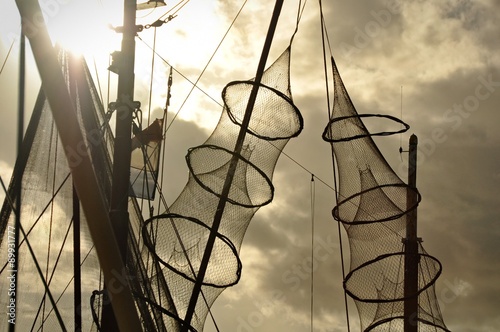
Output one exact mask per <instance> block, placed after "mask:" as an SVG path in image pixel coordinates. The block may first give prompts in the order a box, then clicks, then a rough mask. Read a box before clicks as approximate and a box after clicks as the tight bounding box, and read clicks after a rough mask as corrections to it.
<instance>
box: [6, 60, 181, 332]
mask: <svg viewBox="0 0 500 332" xmlns="http://www.w3.org/2000/svg"><path fill="white" fill-rule="evenodd" d="M60 62H61V66H62V71H63V74H64V76H65V78H66V82H67V88H68V91H69V92H70V95H71V97H72V99H73V101H74V106H75V110H76V112H77V117H78V121H79V123H80V127H81V130H82V132H83V135H84V142H82V145H81V146H80V150H78V151H70V152H69V158H66V156H65V154H64V150H63V148H64V147H63V146H62V144H61V141H60V139H59V137H58V132H57V128H56V126H55V123H54V119H53V117H52V112H51V109H50V106H49V103H48V102H47V100H46V98H45V96H44V94H43V92H40V94H39V97H38V99H37V102H36V104H35V107H34V109H33V114H32V117H31V120H30V123H29V125H28V128H27V131H26V135H25V138H24V141H23V146H22V150H21V152H20V155H19V157H18V159H17V161H16V165H15V167H14V172H13V176H12V179H11V182H10V185H9V190H8V192H9V196H10V197H11V198H13V199H14V200H15V198H16V192H17V191H18V190H19V188H18V187H17V182H16V181H17V179H22V190H21V225H22V227H23V229H24V230H25V232H26V234H27V236H26V237H24V236H22V235H21V237H20V241H21V244H20V247H19V250H18V251H17V253H16V255H17V256H16V258H17V259H18V261H19V268H18V272H17V278H18V285H17V289H16V295H17V304H16V312H17V313H18V317H17V320H16V329H17V330H19V331H33V330H35V331H38V330H43V329H47V330H50V331H62V330H75V328H76V326H75V311H74V308H75V302H74V294H75V293H74V291H73V289H74V280H75V279H74V275H75V264H74V257H73V250H74V249H73V248H74V242H73V229H74V215H75V214H74V209H73V206H74V203H73V199H74V193H73V184H72V177H71V173H70V169H69V164H70V163H78V162H79V161H80V160H81V155H82V153H87V154H88V155H89V157H90V158H91V160H92V165H93V166H94V172H95V173H96V176H97V179H98V183H99V184H100V190H101V195H100V196H101V197H104V198H105V202H104V203H105V204H108V200H107V198H109V197H110V194H109V193H110V188H111V160H110V159H111V155H112V141H113V139H112V133H111V131H110V128H109V126H108V125H107V118H106V115H105V112H104V109H103V107H102V104H101V102H100V99H99V97H98V93H97V90H96V88H95V86H94V85H93V83H92V78H91V75H90V73H89V71H88V68H87V67H86V65H85V62H84V60H83V59H82V58H76V57H73V56H70V55H69V54H65V53H64V52H61V53H60ZM14 204H17V203H16V202H15V201H14ZM77 204H78V203H77ZM78 205H79V204H78ZM129 212H130V237H129V254H128V257H129V262H128V264H127V267H128V270H127V271H121V272H119V273H118V274H117V278H119V277H122V278H127V280H129V282H130V286H131V288H132V291H133V293H134V294H135V295H136V297H137V302H136V304H137V311H138V313H139V315H140V316H141V320H142V322H143V326H144V330H148V331H161V330H166V329H171V328H172V327H173V326H176V325H175V322H174V323H171V325H168V322H167V323H164V322H163V319H162V317H161V315H158V314H156V315H152V314H151V313H150V311H149V308H148V306H147V305H145V302H144V301H141V300H140V299H141V298H145V297H148V298H151V299H152V300H153V301H160V298H163V302H162V303H163V306H164V307H167V308H170V305H169V294H168V290H166V288H165V285H164V283H162V279H161V278H159V279H158V280H159V281H158V283H157V284H156V285H154V286H155V287H156V288H157V289H161V290H160V291H156V292H155V290H153V285H151V284H150V283H149V276H148V272H147V271H155V270H156V269H158V268H159V266H158V265H157V264H156V263H154V260H153V259H152V257H151V255H150V254H149V253H148V251H147V250H145V249H144V243H143V241H142V238H141V237H142V235H141V232H140V227H141V225H142V224H143V219H142V215H141V213H140V211H139V208H138V206H137V202H136V200H135V199H134V198H131V199H130V201H129ZM0 218H1V219H0V231H1V238H0V241H1V242H0V257H1V258H2V260H1V261H0V292H1V293H2V294H7V292H8V290H9V288H10V287H11V285H10V283H9V280H8V278H7V277H8V276H9V275H10V274H11V271H10V270H11V269H10V265H9V264H8V261H7V258H8V255H7V253H8V248H9V243H11V242H12V237H13V229H14V219H15V213H14V212H13V210H12V207H11V205H10V204H9V202H8V199H6V200H5V201H4V204H3V206H2V210H1V213H0ZM80 218H81V220H80V223H81V225H80V231H79V233H80V249H79V250H80V263H79V265H80V269H81V298H82V300H81V304H80V308H81V321H82V326H81V328H82V330H84V331H96V329H97V327H98V325H96V323H95V321H98V318H99V316H100V314H101V308H102V304H103V303H102V296H98V295H97V296H96V295H94V296H93V301H92V304H91V303H90V299H91V298H92V294H93V293H94V291H96V290H99V289H100V287H102V281H103V280H102V275H101V273H100V265H99V260H98V257H97V253H96V251H95V249H94V246H93V242H92V238H91V236H90V232H89V230H88V227H87V220H86V219H85V215H83V213H82V214H81V215H80ZM28 242H29V244H30V245H31V247H32V250H33V255H32V254H31V253H30V250H29V248H28V245H27V243H28ZM35 262H36V263H38V265H39V267H40V269H41V271H42V276H40V274H39V273H38V272H37V267H36V265H35ZM76 264H78V263H76ZM42 277H43V279H44V280H45V281H46V282H47V284H48V290H47V289H46V288H45V287H44V285H43V282H42ZM49 292H50V293H51V294H52V296H53V298H54V300H55V303H56V304H55V305H53V304H52V303H51V301H50V300H49V297H48V293H49ZM99 294H101V293H99ZM8 301H9V297H8V296H2V297H1V298H0V304H1V305H2V307H4V308H6V307H7V305H8ZM56 311H58V312H59V314H60V316H61V317H62V322H60V321H59V320H58V319H57V317H56ZM93 315H94V316H95V317H93ZM94 318H97V319H94ZM8 319H10V317H9V316H8V315H0V326H2V328H5V327H6V326H7V324H8V322H7V321H8Z"/></svg>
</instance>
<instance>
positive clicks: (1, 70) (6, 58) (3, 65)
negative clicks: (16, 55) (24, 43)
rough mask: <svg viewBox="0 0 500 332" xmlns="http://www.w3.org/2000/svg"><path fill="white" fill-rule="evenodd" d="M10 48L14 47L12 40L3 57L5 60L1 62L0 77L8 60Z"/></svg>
mask: <svg viewBox="0 0 500 332" xmlns="http://www.w3.org/2000/svg"><path fill="white" fill-rule="evenodd" d="M12 47H14V40H12V43H11V44H10V47H9V50H8V51H7V55H6V56H5V60H4V61H3V64H2V68H1V69H0V75H1V74H2V72H3V69H4V67H5V64H6V63H7V60H8V59H9V56H10V52H11V51H12Z"/></svg>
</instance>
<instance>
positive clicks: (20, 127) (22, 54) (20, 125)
mask: <svg viewBox="0 0 500 332" xmlns="http://www.w3.org/2000/svg"><path fill="white" fill-rule="evenodd" d="M19 42H20V45H19V92H18V104H17V108H18V114H17V155H18V156H20V155H21V149H22V145H23V135H24V94H25V86H26V84H25V78H26V37H25V35H24V29H23V26H22V25H21V36H20V40H19ZM16 181H17V194H16V217H15V221H14V222H15V225H14V262H13V264H12V266H11V271H12V272H11V276H14V278H12V279H11V278H9V279H10V280H11V282H13V284H14V287H13V291H9V296H10V299H9V305H10V304H14V308H17V303H16V302H17V296H16V294H18V293H19V290H18V287H19V280H18V278H19V274H18V268H19V256H20V255H19V233H20V230H19V229H20V227H21V196H22V188H21V185H22V176H18V177H17V178H16ZM9 233H10V232H9ZM10 248H11V246H10V244H9V249H10ZM11 288H12V287H11ZM16 314H17V313H16V312H14V319H13V320H9V332H14V331H15V330H16V325H15V317H16ZM9 318H11V316H9Z"/></svg>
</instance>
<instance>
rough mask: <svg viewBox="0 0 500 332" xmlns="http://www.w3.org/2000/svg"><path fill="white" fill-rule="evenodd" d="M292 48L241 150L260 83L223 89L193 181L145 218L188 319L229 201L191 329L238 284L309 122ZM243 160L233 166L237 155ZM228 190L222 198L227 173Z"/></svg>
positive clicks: (271, 74) (194, 153)
mask: <svg viewBox="0 0 500 332" xmlns="http://www.w3.org/2000/svg"><path fill="white" fill-rule="evenodd" d="M289 66H290V48H288V49H286V51H285V52H284V53H283V54H282V55H281V56H280V57H279V58H278V59H277V60H276V61H275V62H274V63H273V64H272V65H271V66H270V67H269V68H268V69H267V70H266V71H265V72H264V74H263V78H262V81H261V83H260V84H259V85H258V93H257V98H256V102H255V105H254V107H253V111H252V116H251V118H250V123H249V127H248V130H247V131H246V135H245V138H244V141H243V144H242V148H241V150H240V151H235V146H236V142H237V138H238V134H239V131H240V128H241V127H242V119H243V117H244V113H245V110H246V107H247V103H248V100H249V96H250V92H251V90H252V88H253V87H254V86H255V85H256V84H257V83H255V82H254V80H249V81H235V82H231V83H229V84H228V85H227V86H226V87H225V88H224V90H223V93H222V97H223V100H224V108H223V112H222V115H221V117H220V119H219V122H218V124H217V126H216V128H215V129H214V131H213V133H212V134H211V136H210V137H209V138H208V139H207V140H206V141H205V142H204V143H203V144H202V145H200V146H197V147H194V148H191V149H189V151H188V153H187V156H186V161H187V164H188V168H189V170H190V174H189V179H188V182H187V184H186V186H185V188H184V189H183V191H182V192H181V193H180V195H179V197H178V198H177V199H176V200H175V202H174V203H173V204H172V205H171V206H170V208H169V211H168V213H165V214H163V215H159V216H155V217H154V218H151V219H149V220H147V221H146V222H145V228H144V231H145V232H146V233H147V236H148V237H149V239H150V241H151V243H150V244H149V247H150V250H151V252H153V253H154V255H155V256H156V257H157V259H158V261H159V262H161V265H162V266H163V267H164V268H163V269H162V275H163V277H164V278H165V279H166V281H167V283H168V285H169V286H170V287H171V289H175V294H172V299H173V302H174V303H175V307H176V309H177V313H176V315H177V317H179V318H181V319H182V318H183V317H184V316H185V315H186V312H187V308H188V305H189V302H190V298H191V294H192V292H193V287H194V282H195V280H196V278H197V276H198V273H199V269H200V266H201V260H202V256H203V254H204V251H205V248H206V246H207V241H208V237H209V233H210V231H211V228H212V227H213V224H214V216H215V215H216V212H217V209H218V207H219V204H220V200H221V199H225V200H226V203H227V204H226V205H225V207H224V212H223V215H222V218H221V220H220V225H219V226H218V229H217V236H216V240H215V243H214V248H213V250H212V251H211V256H210V260H209V263H208V266H207V271H206V274H205V277H204V279H203V284H202V290H201V295H200V297H199V299H198V300H197V302H196V309H195V311H194V312H195V314H194V317H193V319H192V321H191V322H190V328H191V329H196V330H201V329H202V328H203V325H204V322H205V318H206V316H207V313H208V310H209V308H210V306H211V305H212V303H213V302H214V301H215V299H216V298H217V297H218V296H219V294H220V293H221V292H222V291H223V290H224V289H225V288H226V287H228V286H231V285H234V284H236V283H237V282H238V280H239V279H240V276H241V268H242V264H241V262H240V259H239V257H238V252H239V249H240V246H241V242H242V240H243V235H244V233H245V231H246V229H247V227H248V224H249V222H250V219H251V218H252V216H253V215H254V213H255V212H256V211H257V210H258V209H259V207H261V206H264V205H266V204H268V203H269V202H270V201H271V200H272V198H273V193H274V188H273V185H272V183H271V179H272V175H273V171H274V167H275V165H276V162H277V159H278V157H279V155H280V153H281V151H282V149H283V148H284V146H285V144H286V143H287V142H288V140H289V139H290V138H291V137H294V136H296V135H298V134H299V132H300V131H301V130H302V126H303V123H302V122H303V121H302V117H301V115H300V113H299V111H298V109H297V108H296V107H295V106H294V104H293V102H292V96H291V92H290V82H289ZM234 158H236V160H237V163H236V167H235V168H234V169H231V167H230V165H231V160H232V159H234ZM229 173H231V174H232V182H231V187H230V190H229V193H228V195H227V198H226V197H223V196H222V192H223V187H224V183H225V181H226V177H227V176H228V174H229Z"/></svg>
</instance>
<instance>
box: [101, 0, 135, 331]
mask: <svg viewBox="0 0 500 332" xmlns="http://www.w3.org/2000/svg"><path fill="white" fill-rule="evenodd" d="M136 7H137V1H136V0H124V8H123V28H122V30H121V32H122V33H123V36H122V45H121V52H118V53H115V58H114V59H113V60H114V61H116V62H117V63H118V64H117V69H118V95H117V101H116V131H115V141H114V152H113V177H112V187H111V202H110V211H109V217H110V221H111V225H112V227H113V231H114V233H115V236H116V240H117V243H118V248H119V251H120V255H121V257H122V260H123V262H124V264H126V262H127V239H128V229H129V213H128V193H129V186H130V151H131V136H132V114H133V112H134V110H135V109H136V107H135V104H136V103H135V102H134V100H133V98H134V62H135V35H136V33H137V27H136V24H135V19H136V16H135V15H136V13H135V12H136ZM118 273H126V271H120V272H118ZM112 301H113V299H109V301H104V305H103V309H102V321H101V326H102V330H103V331H118V325H117V322H116V319H115V317H114V312H113V310H112V305H111V303H112Z"/></svg>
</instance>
